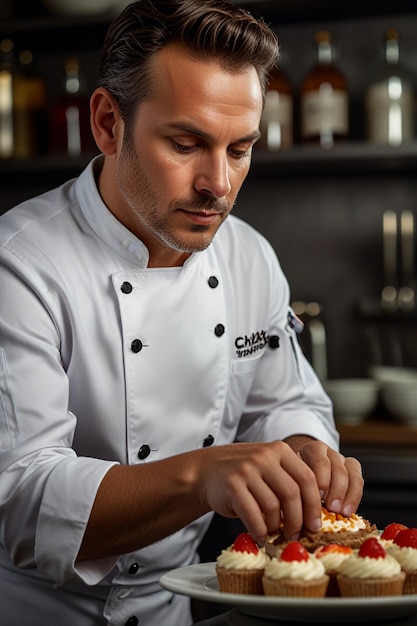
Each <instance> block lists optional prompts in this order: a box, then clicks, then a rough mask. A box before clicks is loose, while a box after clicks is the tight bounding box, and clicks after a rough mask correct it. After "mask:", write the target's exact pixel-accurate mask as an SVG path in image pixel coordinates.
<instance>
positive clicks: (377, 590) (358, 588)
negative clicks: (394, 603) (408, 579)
mask: <svg viewBox="0 0 417 626" xmlns="http://www.w3.org/2000/svg"><path fill="white" fill-rule="evenodd" d="M404 580H405V574H404V572H401V573H400V574H398V575H397V576H393V577H392V578H366V579H365V578H348V577H347V576H344V575H343V574H338V576H337V582H338V583H339V589H340V594H341V596H342V597H372V596H378V597H379V596H400V595H401V594H402V592H403V587H404Z"/></svg>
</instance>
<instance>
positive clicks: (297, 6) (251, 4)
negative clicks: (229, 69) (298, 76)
mask: <svg viewBox="0 0 417 626" xmlns="http://www.w3.org/2000/svg"><path fill="white" fill-rule="evenodd" d="M236 4H240V5H241V6H244V7H246V8H247V9H248V10H249V11H251V12H254V13H259V14H260V15H262V16H263V17H264V18H265V20H266V21H268V22H271V23H272V24H276V25H280V24H282V23H284V22H285V23H289V22H294V23H299V22H303V23H305V22H320V21H324V20H325V21H329V20H332V21H334V20H337V21H339V20H345V19H356V18H357V19H364V18H370V17H373V18H375V17H378V16H379V17H383V16H385V15H396V14H403V15H404V14H408V13H414V14H415V12H416V5H415V3H414V2H412V0H397V2H395V4H393V3H392V1H391V0H380V2H378V3H375V2H373V1H372V0H362V1H361V0H350V1H349V2H346V1H345V2H329V1H328V0H236Z"/></svg>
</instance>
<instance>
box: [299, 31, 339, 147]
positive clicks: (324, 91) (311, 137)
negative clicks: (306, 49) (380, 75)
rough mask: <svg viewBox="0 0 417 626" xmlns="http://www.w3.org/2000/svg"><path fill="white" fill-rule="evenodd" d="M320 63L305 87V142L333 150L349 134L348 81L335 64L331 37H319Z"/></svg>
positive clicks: (303, 127)
mask: <svg viewBox="0 0 417 626" xmlns="http://www.w3.org/2000/svg"><path fill="white" fill-rule="evenodd" d="M315 40H316V44H317V62H316V64H315V65H314V66H313V67H312V68H311V70H310V71H309V72H308V74H307V75H306V77H305V78H304V81H303V83H302V85H301V138H302V140H303V141H305V142H318V143H320V145H321V146H322V147H323V148H331V147H332V146H333V145H334V143H335V142H337V141H340V140H343V139H345V138H347V136H348V133H349V95H348V85H347V81H346V78H345V77H344V75H343V73H342V72H341V71H340V69H339V68H338V66H337V65H336V63H335V59H334V49H333V45H332V39H331V35H330V33H329V32H328V31H324V30H322V31H319V32H317V33H316V37H315Z"/></svg>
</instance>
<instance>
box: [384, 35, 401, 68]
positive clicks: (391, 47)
mask: <svg viewBox="0 0 417 626" xmlns="http://www.w3.org/2000/svg"><path fill="white" fill-rule="evenodd" d="M385 60H386V62H387V63H388V65H398V63H399V60H400V46H399V44H398V39H388V40H387V42H386V44H385Z"/></svg>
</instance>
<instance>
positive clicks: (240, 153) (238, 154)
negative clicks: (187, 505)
mask: <svg viewBox="0 0 417 626" xmlns="http://www.w3.org/2000/svg"><path fill="white" fill-rule="evenodd" d="M229 152H230V154H232V156H234V157H235V159H245V158H246V157H250V155H251V152H252V150H251V149H250V148H249V149H248V150H233V149H232V148H230V150H229Z"/></svg>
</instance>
